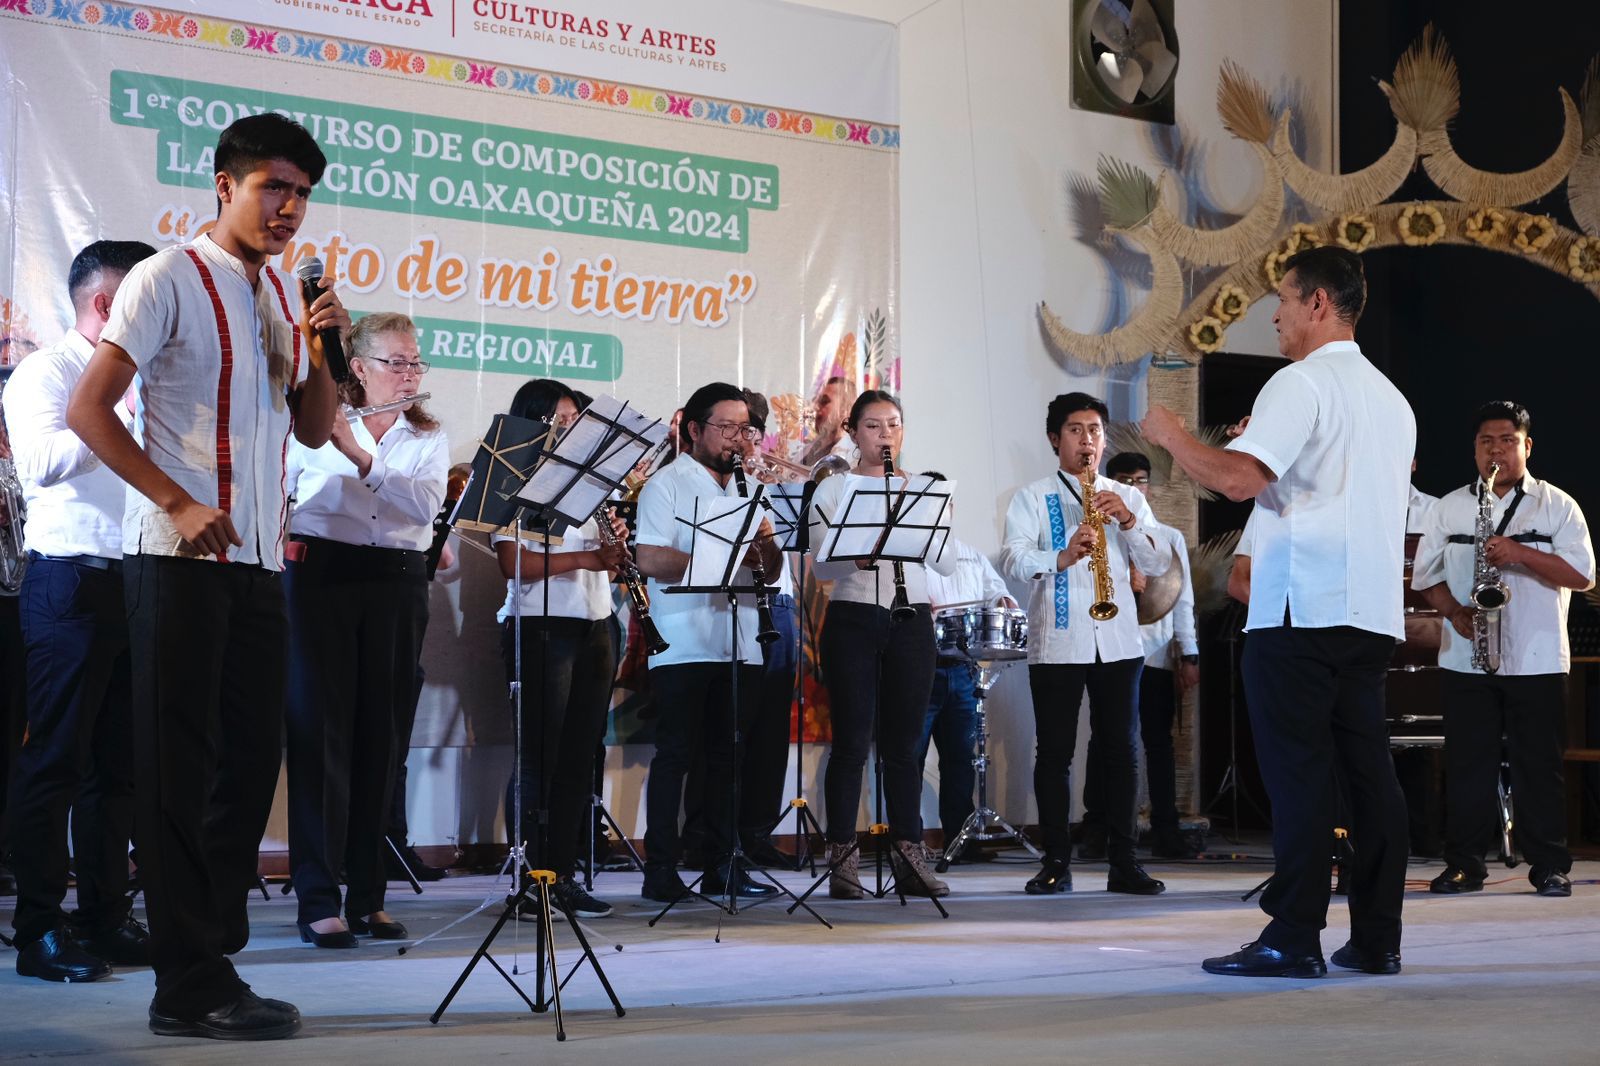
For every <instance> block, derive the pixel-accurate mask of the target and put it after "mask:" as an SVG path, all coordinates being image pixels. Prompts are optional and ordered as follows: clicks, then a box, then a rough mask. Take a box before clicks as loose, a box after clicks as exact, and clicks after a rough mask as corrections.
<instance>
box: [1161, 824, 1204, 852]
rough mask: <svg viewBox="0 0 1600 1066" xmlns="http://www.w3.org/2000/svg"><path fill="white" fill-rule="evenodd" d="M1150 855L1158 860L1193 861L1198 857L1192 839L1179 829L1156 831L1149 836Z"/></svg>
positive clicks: (1197, 849)
mask: <svg viewBox="0 0 1600 1066" xmlns="http://www.w3.org/2000/svg"><path fill="white" fill-rule="evenodd" d="M1150 854H1152V855H1154V856H1155V857H1156V858H1158V859H1194V858H1198V857H1199V855H1200V849H1199V847H1197V846H1196V844H1195V841H1194V838H1193V837H1192V836H1190V835H1189V834H1188V833H1185V832H1184V831H1183V830H1181V829H1177V828H1168V829H1156V830H1153V831H1152V832H1151V834H1150Z"/></svg>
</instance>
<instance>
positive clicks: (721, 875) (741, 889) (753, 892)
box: [700, 870, 778, 899]
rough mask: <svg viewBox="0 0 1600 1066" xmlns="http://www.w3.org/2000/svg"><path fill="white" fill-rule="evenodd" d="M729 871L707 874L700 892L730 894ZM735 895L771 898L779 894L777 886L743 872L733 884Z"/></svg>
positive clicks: (706, 894)
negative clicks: (757, 879)
mask: <svg viewBox="0 0 1600 1066" xmlns="http://www.w3.org/2000/svg"><path fill="white" fill-rule="evenodd" d="M727 876H728V875H727V871H726V870H721V871H716V872H713V873H709V874H706V879H705V881H703V882H702V883H701V885H700V894H701V895H704V896H725V895H728V894H729V893H728V891H727V888H728V885H727ZM732 894H733V895H734V896H736V897H738V898H739V899H771V898H772V897H773V896H776V895H777V894H778V890H777V888H775V887H774V886H772V885H768V884H763V883H762V882H760V881H756V880H753V879H752V878H751V877H750V875H749V874H746V873H741V874H739V876H738V878H737V883H735V884H734V886H733V893H732Z"/></svg>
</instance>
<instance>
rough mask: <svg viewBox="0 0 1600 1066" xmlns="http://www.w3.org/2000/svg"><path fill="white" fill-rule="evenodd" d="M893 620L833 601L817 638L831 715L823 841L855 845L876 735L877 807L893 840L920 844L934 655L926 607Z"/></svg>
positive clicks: (885, 612)
mask: <svg viewBox="0 0 1600 1066" xmlns="http://www.w3.org/2000/svg"><path fill="white" fill-rule="evenodd" d="M913 607H914V608H915V610H916V614H915V615H913V616H912V617H911V618H908V619H906V620H905V621H903V622H896V621H894V619H892V618H891V617H890V615H889V609H888V608H887V607H879V606H878V605H877V604H872V603H852V602H850V601H835V602H833V603H830V604H829V605H828V614H827V617H826V619H824V621H823V624H822V636H821V638H820V640H819V642H818V643H819V644H820V646H821V652H822V675H823V679H824V680H826V681H827V683H828V699H829V700H830V701H831V702H830V706H831V709H832V711H833V752H832V753H831V754H830V755H829V756H828V769H827V771H826V773H825V774H824V775H823V780H822V794H823V799H824V801H825V803H826V805H827V814H828V828H827V834H828V840H829V841H830V842H832V843H835V844H849V843H851V842H852V841H854V840H855V839H856V812H857V810H859V809H860V806H861V778H862V774H863V772H864V770H865V768H866V764H867V753H868V751H869V750H870V748H871V746H872V740H873V731H874V729H876V730H877V741H878V756H879V758H880V759H882V761H883V802H884V806H885V807H886V808H887V811H886V815H887V817H888V820H889V833H890V835H891V836H892V837H893V838H894V839H895V840H913V841H917V842H919V843H920V842H921V840H922V809H921V808H922V723H923V721H924V719H925V718H926V717H927V713H928V697H929V696H930V695H931V694H932V692H933V674H934V670H935V669H937V667H938V652H937V649H936V647H935V642H934V636H933V615H932V613H931V612H930V610H929V608H928V605H927V604H925V603H918V604H913Z"/></svg>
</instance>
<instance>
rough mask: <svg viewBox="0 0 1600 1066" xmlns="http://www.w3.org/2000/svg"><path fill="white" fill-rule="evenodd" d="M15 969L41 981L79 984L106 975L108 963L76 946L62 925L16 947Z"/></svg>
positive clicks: (108, 968)
mask: <svg viewBox="0 0 1600 1066" xmlns="http://www.w3.org/2000/svg"><path fill="white" fill-rule="evenodd" d="M17 973H19V974H21V975H22V976H23V977H37V978H39V979H40V980H43V981H69V982H71V983H73V984H81V983H82V982H84V981H98V980H100V979H101V978H102V977H110V976H111V967H110V965H108V964H107V963H106V961H105V960H104V959H102V958H98V957H97V956H94V955H91V954H89V953H88V952H87V951H85V950H83V949H82V948H80V947H79V946H78V945H77V944H76V943H74V942H73V940H72V938H71V937H70V936H68V935H67V932H66V930H65V929H52V930H50V931H49V932H48V933H46V934H45V935H44V936H42V937H40V938H39V939H38V940H35V941H34V942H33V943H31V944H28V945H26V946H24V947H21V948H18V949H17Z"/></svg>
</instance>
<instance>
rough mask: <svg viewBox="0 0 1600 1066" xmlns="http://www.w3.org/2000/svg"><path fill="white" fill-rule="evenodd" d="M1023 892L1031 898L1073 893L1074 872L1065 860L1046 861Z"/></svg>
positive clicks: (1024, 887) (1029, 880)
mask: <svg viewBox="0 0 1600 1066" xmlns="http://www.w3.org/2000/svg"><path fill="white" fill-rule="evenodd" d="M1022 890H1023V891H1024V892H1026V893H1027V894H1028V895H1030V896H1051V895H1054V894H1055V893H1057V892H1071V891H1072V871H1071V870H1069V869H1067V861H1066V860H1065V859H1046V860H1044V865H1042V866H1040V867H1039V872H1038V873H1036V874H1034V875H1033V876H1032V877H1030V878H1029V879H1028V883H1027V884H1026V885H1024V886H1022Z"/></svg>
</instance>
